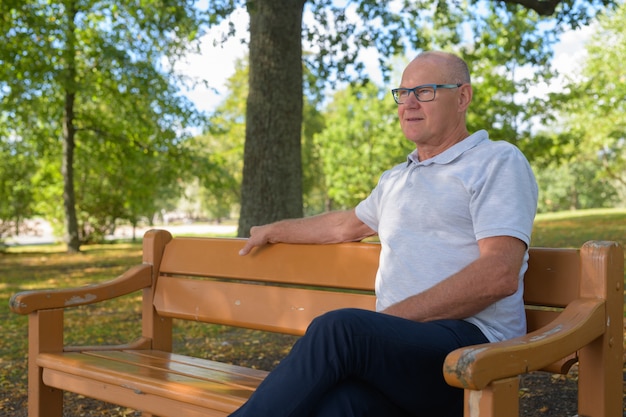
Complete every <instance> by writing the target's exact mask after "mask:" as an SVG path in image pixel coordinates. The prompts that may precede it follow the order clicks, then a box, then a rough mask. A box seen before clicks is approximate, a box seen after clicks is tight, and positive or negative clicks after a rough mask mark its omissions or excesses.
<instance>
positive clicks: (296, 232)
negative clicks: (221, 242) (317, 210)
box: [239, 209, 376, 255]
mask: <svg viewBox="0 0 626 417" xmlns="http://www.w3.org/2000/svg"><path fill="white" fill-rule="evenodd" d="M375 233H376V232H375V231H374V230H372V229H371V228H370V227H369V226H367V225H366V224H365V223H363V222H362V221H361V220H359V218H358V217H357V216H356V214H355V212H354V209H352V210H345V211H331V212H329V213H324V214H320V215H317V216H312V217H305V218H302V219H289V220H281V221H278V222H276V223H270V224H266V225H263V226H254V227H252V228H251V229H250V238H249V239H248V240H247V242H246V244H245V246H244V247H243V248H242V249H241V250H240V251H239V254H240V255H247V254H248V253H250V251H251V250H252V248H254V247H256V246H262V245H265V244H267V243H278V242H283V243H319V244H324V243H341V242H354V241H359V240H362V239H364V238H366V237H368V236H372V235H374V234H375Z"/></svg>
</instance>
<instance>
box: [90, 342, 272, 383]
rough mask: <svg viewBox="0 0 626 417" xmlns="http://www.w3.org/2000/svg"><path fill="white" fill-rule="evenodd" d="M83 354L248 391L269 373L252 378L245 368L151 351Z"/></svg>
mask: <svg viewBox="0 0 626 417" xmlns="http://www.w3.org/2000/svg"><path fill="white" fill-rule="evenodd" d="M83 354H84V355H91V356H95V357H97V358H101V359H104V360H111V361H117V362H121V363H127V364H129V365H136V366H141V367H146V368H150V369H156V370H159V371H161V370H162V371H166V372H171V373H172V374H177V375H183V376H189V377H192V378H200V379H203V380H206V381H212V382H219V383H222V384H226V385H232V386H236V387H243V388H246V389H255V388H256V387H257V386H258V385H259V383H260V382H261V380H262V379H263V377H264V376H265V375H267V373H263V372H258V373H257V375H256V376H252V373H250V372H247V371H248V370H247V369H246V368H243V367H239V369H238V371H239V372H236V368H233V367H221V369H216V368H215V364H217V362H213V361H209V360H204V361H198V362H197V364H191V363H188V362H186V361H177V360H172V358H171V357H170V358H168V357H167V356H164V355H163V356H160V355H153V354H151V351H144V352H143V353H142V352H135V351H93V352H84V353H83ZM203 362H204V363H203Z"/></svg>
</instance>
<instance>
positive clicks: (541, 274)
mask: <svg viewBox="0 0 626 417" xmlns="http://www.w3.org/2000/svg"><path fill="white" fill-rule="evenodd" d="M565 277H567V282H566V283H564V282H563V281H564V278H565ZM552 278H554V279H552ZM579 282H580V255H579V250H578V249H548V248H530V258H529V261H528V270H527V271H526V275H525V278H524V301H525V303H526V304H529V305H535V306H551V307H565V306H566V305H568V304H569V303H570V302H572V301H573V300H575V299H577V298H578V297H579V295H580V294H579ZM565 284H566V285H565Z"/></svg>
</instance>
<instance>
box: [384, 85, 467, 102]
mask: <svg viewBox="0 0 626 417" xmlns="http://www.w3.org/2000/svg"><path fill="white" fill-rule="evenodd" d="M462 85H463V84H424V85H418V86H417V87H413V88H394V89H393V90H391V94H392V95H393V99H394V100H395V101H396V103H398V104H404V102H405V101H407V100H408V99H409V96H410V95H411V93H413V94H415V98H416V99H417V101H419V102H422V103H424V102H427V101H433V100H434V99H435V93H436V92H437V89H438V88H459V87H460V86H462Z"/></svg>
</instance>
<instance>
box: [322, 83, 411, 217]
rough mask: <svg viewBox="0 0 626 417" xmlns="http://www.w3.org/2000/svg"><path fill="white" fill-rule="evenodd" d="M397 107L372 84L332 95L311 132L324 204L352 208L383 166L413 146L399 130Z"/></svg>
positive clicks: (402, 158) (376, 178)
mask: <svg viewBox="0 0 626 417" xmlns="http://www.w3.org/2000/svg"><path fill="white" fill-rule="evenodd" d="M396 107H397V105H396V104H395V102H394V101H393V99H392V98H391V95H390V94H388V93H387V92H386V91H381V90H380V89H379V88H378V87H377V86H376V85H375V84H373V83H367V84H366V85H364V86H349V87H348V88H346V89H345V90H341V91H339V92H338V93H336V94H335V96H334V99H333V101H332V102H331V103H330V104H329V105H328V107H327V109H326V111H325V115H326V122H327V123H326V128H325V129H324V130H323V131H322V132H320V133H319V134H317V135H315V143H316V145H317V146H318V147H319V152H320V155H321V159H322V161H323V178H324V181H325V188H326V190H327V193H328V198H329V203H328V204H327V209H332V208H350V207H354V206H355V205H356V204H357V203H358V202H359V201H361V200H362V199H364V198H365V197H367V195H368V194H369V192H370V191H371V189H372V188H373V187H374V186H375V185H376V183H377V182H378V178H379V176H380V174H381V173H382V172H383V171H384V170H385V169H388V168H390V167H392V166H393V165H396V164H398V163H400V162H402V161H404V160H406V157H407V155H408V154H409V153H410V152H411V151H412V150H413V149H414V145H412V143H411V142H409V141H408V140H406V138H405V137H404V135H403V134H402V131H401V130H400V129H399V124H398V119H397V116H396Z"/></svg>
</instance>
